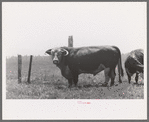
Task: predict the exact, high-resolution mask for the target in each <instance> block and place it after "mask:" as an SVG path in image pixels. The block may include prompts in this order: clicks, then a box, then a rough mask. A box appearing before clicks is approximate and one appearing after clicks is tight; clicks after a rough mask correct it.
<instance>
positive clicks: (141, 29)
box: [2, 2, 147, 56]
mask: <svg viewBox="0 0 149 122" xmlns="http://www.w3.org/2000/svg"><path fill="white" fill-rule="evenodd" d="M146 6H147V3H146V2H2V48H3V51H2V52H3V54H4V55H6V56H17V55H18V54H21V55H44V53H45V51H46V50H48V49H50V48H54V47H60V46H68V37H69V36H73V46H74V47H82V46H101V45H115V46H117V47H119V49H120V50H121V53H128V52H130V51H132V50H134V49H138V48H143V49H145V48H146V45H147V7H146Z"/></svg>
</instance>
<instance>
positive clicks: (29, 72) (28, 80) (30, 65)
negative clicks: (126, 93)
mask: <svg viewBox="0 0 149 122" xmlns="http://www.w3.org/2000/svg"><path fill="white" fill-rule="evenodd" d="M32 57H33V56H32V55H31V56H30V63H29V70H28V79H27V82H28V83H31V82H30V76H31V67H32Z"/></svg>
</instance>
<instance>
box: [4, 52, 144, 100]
mask: <svg viewBox="0 0 149 122" xmlns="http://www.w3.org/2000/svg"><path fill="white" fill-rule="evenodd" d="M125 58H126V55H122V64H123V62H124V60H125ZM28 68H29V56H23V59H22V83H20V84H18V81H17V71H18V70H17V57H11V58H7V59H6V98H7V99H143V98H144V82H143V79H142V78H139V82H138V83H139V84H135V79H134V77H135V76H133V77H132V81H131V84H129V83H128V80H127V76H126V73H125V72H124V73H125V74H124V77H123V78H122V81H123V83H121V84H119V83H118V76H116V78H115V84H118V85H117V86H116V85H115V86H112V87H103V86H101V83H104V74H103V72H101V73H98V74H97V75H96V76H93V75H90V74H81V75H79V82H78V87H73V88H71V89H69V88H68V81H67V80H66V79H65V78H64V77H62V76H61V73H60V70H59V69H58V68H57V67H56V66H55V65H53V64H52V62H51V57H49V56H34V57H33V62H32V73H31V84H27V82H26V81H27V76H28ZM123 69H124V68H123ZM124 71H125V69H124ZM116 73H117V71H116Z"/></svg>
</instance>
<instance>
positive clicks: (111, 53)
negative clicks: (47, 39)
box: [46, 46, 123, 87]
mask: <svg viewBox="0 0 149 122" xmlns="http://www.w3.org/2000/svg"><path fill="white" fill-rule="evenodd" d="M46 53H47V54H49V55H52V60H53V63H54V64H55V65H57V67H59V68H60V70H61V74H62V75H63V76H64V77H65V78H66V79H68V82H69V87H71V86H72V82H74V84H75V86H76V85H77V82H78V75H79V74H81V73H90V74H93V75H96V74H97V73H99V72H101V71H102V70H104V74H105V83H104V84H103V86H107V84H108V82H109V78H111V86H112V85H114V79H115V75H116V74H115V67H116V65H118V71H119V82H120V83H121V82H122V81H121V75H122V76H123V69H122V65H121V52H120V50H119V48H117V47H115V46H99V47H93V46H92V47H81V48H73V47H59V48H53V49H49V50H47V51H46Z"/></svg>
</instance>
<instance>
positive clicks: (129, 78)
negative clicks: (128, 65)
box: [126, 72, 131, 84]
mask: <svg viewBox="0 0 149 122" xmlns="http://www.w3.org/2000/svg"><path fill="white" fill-rule="evenodd" d="M126 73H127V76H128V82H129V84H130V81H131V76H130V75H129V74H128V72H126Z"/></svg>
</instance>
